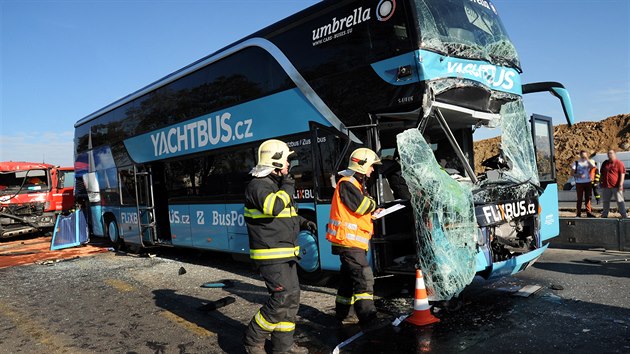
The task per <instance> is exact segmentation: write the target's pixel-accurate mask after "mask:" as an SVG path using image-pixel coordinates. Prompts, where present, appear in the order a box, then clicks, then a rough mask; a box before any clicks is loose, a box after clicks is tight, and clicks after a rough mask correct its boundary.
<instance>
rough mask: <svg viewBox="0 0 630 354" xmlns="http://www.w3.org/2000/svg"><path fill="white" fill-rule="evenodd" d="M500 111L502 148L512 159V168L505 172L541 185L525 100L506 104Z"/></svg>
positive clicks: (522, 180) (521, 179) (515, 177)
mask: <svg viewBox="0 0 630 354" xmlns="http://www.w3.org/2000/svg"><path fill="white" fill-rule="evenodd" d="M500 113H501V117H502V123H501V128H502V136H501V149H502V150H503V153H504V154H505V156H506V157H507V158H508V160H510V161H512V168H511V169H510V170H508V171H506V172H505V174H506V175H507V176H508V177H511V178H512V179H513V180H514V181H516V182H519V183H520V182H525V181H529V182H531V183H532V184H535V185H539V184H540V183H539V182H538V168H537V167H536V154H535V153H534V142H533V141H532V139H531V136H532V131H531V126H530V124H529V118H528V117H527V113H526V112H525V107H524V106H523V101H522V100H517V101H513V102H509V103H506V104H504V105H503V106H502V107H501V112H500Z"/></svg>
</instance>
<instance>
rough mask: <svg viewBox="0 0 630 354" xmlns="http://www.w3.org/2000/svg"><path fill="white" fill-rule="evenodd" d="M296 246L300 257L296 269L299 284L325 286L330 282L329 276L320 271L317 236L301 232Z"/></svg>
mask: <svg viewBox="0 0 630 354" xmlns="http://www.w3.org/2000/svg"><path fill="white" fill-rule="evenodd" d="M298 244H299V245H300V256H301V258H300V260H299V261H298V269H297V270H298V276H299V277H300V282H301V283H305V284H311V285H316V286H322V285H326V283H328V280H330V274H329V273H328V272H325V271H323V270H322V269H321V265H320V263H319V247H318V245H317V235H315V234H314V233H312V232H311V231H309V230H302V231H300V233H299V234H298Z"/></svg>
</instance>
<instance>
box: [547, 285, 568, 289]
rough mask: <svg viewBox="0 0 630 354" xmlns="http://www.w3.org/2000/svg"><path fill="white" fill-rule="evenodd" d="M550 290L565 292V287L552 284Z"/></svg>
mask: <svg viewBox="0 0 630 354" xmlns="http://www.w3.org/2000/svg"><path fill="white" fill-rule="evenodd" d="M549 289H551V290H564V286H562V285H558V284H551V286H550V287H549Z"/></svg>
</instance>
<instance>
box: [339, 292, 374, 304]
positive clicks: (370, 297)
mask: <svg viewBox="0 0 630 354" xmlns="http://www.w3.org/2000/svg"><path fill="white" fill-rule="evenodd" d="M359 300H374V295H372V294H368V293H361V294H354V295H352V297H351V298H347V297H343V296H341V295H337V298H336V299H335V302H338V303H340V304H343V305H354V303H355V302H357V301H359Z"/></svg>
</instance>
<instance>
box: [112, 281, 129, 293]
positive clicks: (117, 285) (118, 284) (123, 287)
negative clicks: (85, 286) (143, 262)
mask: <svg viewBox="0 0 630 354" xmlns="http://www.w3.org/2000/svg"><path fill="white" fill-rule="evenodd" d="M105 284H107V285H109V286H111V287H112V288H114V289H116V290H118V291H122V292H124V293H127V292H130V291H133V290H134V288H133V286H132V285H131V284H129V283H127V282H126V281H122V280H120V279H105Z"/></svg>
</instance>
